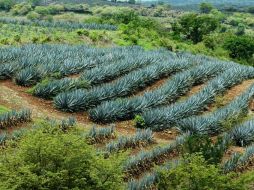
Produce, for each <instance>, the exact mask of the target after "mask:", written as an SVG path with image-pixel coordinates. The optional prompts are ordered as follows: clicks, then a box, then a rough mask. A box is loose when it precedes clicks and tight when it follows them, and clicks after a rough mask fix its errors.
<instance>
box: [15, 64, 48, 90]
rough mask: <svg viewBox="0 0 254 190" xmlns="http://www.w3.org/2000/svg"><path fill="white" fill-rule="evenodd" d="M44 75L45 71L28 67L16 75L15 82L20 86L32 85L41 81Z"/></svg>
mask: <svg viewBox="0 0 254 190" xmlns="http://www.w3.org/2000/svg"><path fill="white" fill-rule="evenodd" d="M43 75H44V74H43V73H40V72H39V71H38V70H36V69H33V68H28V69H24V70H21V71H20V72H19V73H17V75H16V76H15V82H16V84H18V85H20V86H31V85H34V84H36V83H37V82H38V81H40V80H41V79H42V77H43Z"/></svg>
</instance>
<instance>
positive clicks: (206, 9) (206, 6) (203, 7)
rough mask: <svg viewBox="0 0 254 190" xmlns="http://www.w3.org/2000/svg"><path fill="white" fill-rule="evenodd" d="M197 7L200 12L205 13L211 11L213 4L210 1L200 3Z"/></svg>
mask: <svg viewBox="0 0 254 190" xmlns="http://www.w3.org/2000/svg"><path fill="white" fill-rule="evenodd" d="M199 9H200V12H201V13H206V14H207V13H210V12H211V10H212V9H213V6H212V5H211V4H210V3H201V4H200V7H199Z"/></svg>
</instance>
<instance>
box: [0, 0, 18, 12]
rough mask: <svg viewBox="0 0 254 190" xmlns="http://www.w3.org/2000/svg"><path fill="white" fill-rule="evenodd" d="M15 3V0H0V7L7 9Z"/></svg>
mask: <svg viewBox="0 0 254 190" xmlns="http://www.w3.org/2000/svg"><path fill="white" fill-rule="evenodd" d="M14 5H15V0H0V9H2V10H6V11H9V10H10V9H11V8H12V6H14Z"/></svg>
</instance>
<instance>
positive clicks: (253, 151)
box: [222, 145, 254, 173]
mask: <svg viewBox="0 0 254 190" xmlns="http://www.w3.org/2000/svg"><path fill="white" fill-rule="evenodd" d="M253 157H254V145H250V146H248V147H247V148H246V150H245V152H244V153H243V154H240V153H234V154H233V155H232V156H231V158H229V159H228V160H227V161H226V162H224V163H223V164H222V168H223V170H224V172H225V173H227V172H231V171H234V170H237V169H239V168H241V167H245V166H246V165H248V163H249V162H250V161H251V160H252V159H253Z"/></svg>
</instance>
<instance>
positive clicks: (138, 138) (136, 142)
mask: <svg viewBox="0 0 254 190" xmlns="http://www.w3.org/2000/svg"><path fill="white" fill-rule="evenodd" d="M153 142H154V139H153V133H152V131H151V130H149V129H146V130H138V131H137V132H136V134H135V135H134V136H130V137H126V136H122V137H119V138H118V140H117V141H115V142H110V143H109V144H107V145H106V149H107V151H108V152H116V151H119V150H121V149H127V148H136V147H139V146H147V145H148V144H151V143H153Z"/></svg>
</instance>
